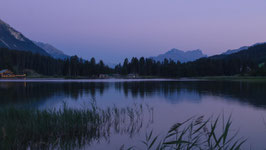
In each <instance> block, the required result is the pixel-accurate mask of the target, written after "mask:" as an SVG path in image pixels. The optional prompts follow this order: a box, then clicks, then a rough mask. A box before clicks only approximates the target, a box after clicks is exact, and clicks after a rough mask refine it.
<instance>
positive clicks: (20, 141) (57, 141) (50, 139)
mask: <svg viewBox="0 0 266 150" xmlns="http://www.w3.org/2000/svg"><path fill="white" fill-rule="evenodd" d="M142 111H143V110H142V105H134V106H132V107H126V108H117V107H115V106H114V107H112V108H108V109H105V110H104V109H100V108H98V107H97V106H96V105H92V107H91V108H89V109H81V110H75V109H69V108H67V107H66V106H64V108H63V109H60V110H36V109H34V110H28V109H18V108H5V109H1V110H0V120H1V122H0V129H1V130H0V149H1V150H2V149H3V150H5V149H6V150H12V149H27V148H30V149H73V148H81V147H82V146H85V145H89V144H91V142H93V141H96V142H97V141H100V140H101V139H105V140H107V139H108V137H109V136H110V132H111V130H113V131H114V132H117V133H126V134H129V135H133V134H135V133H137V132H138V131H139V130H140V128H141V127H142V124H143V123H142V119H143V117H142V115H143V113H142Z"/></svg>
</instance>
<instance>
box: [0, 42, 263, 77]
mask: <svg viewBox="0 0 266 150" xmlns="http://www.w3.org/2000/svg"><path fill="white" fill-rule="evenodd" d="M265 64H266V44H260V45H255V46H252V47H250V48H249V49H248V50H243V51H240V52H238V53H235V54H232V55H216V56H212V57H208V58H201V59H198V60H196V61H193V62H187V63H180V62H179V61H173V60H168V59H165V60H164V61H163V62H160V61H155V60H153V59H150V58H144V57H141V58H139V59H138V58H136V57H133V58H132V59H131V60H129V59H127V58H126V59H125V60H124V62H123V63H122V64H119V65H117V66H116V67H115V68H114V69H112V68H109V67H108V66H107V65H105V64H104V62H103V61H99V63H97V62H96V60H95V59H94V58H91V60H84V59H82V58H79V57H77V56H72V57H69V58H67V59H65V60H60V59H54V58H52V57H49V56H42V55H39V54H34V53H31V52H25V51H17V50H9V49H6V48H0V69H10V70H12V71H14V72H15V73H24V71H25V69H30V70H34V71H35V72H37V73H39V74H42V75H47V76H69V77H78V76H82V77H97V76H98V75H99V74H120V75H128V74H138V75H140V76H157V77H196V76H198V77H200V76H231V75H253V76H261V75H266V65H265Z"/></svg>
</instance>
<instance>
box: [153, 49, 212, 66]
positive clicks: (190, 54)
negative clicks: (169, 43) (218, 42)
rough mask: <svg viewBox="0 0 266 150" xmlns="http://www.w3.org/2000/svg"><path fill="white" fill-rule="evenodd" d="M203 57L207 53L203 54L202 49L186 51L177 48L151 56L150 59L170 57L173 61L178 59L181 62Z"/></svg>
mask: <svg viewBox="0 0 266 150" xmlns="http://www.w3.org/2000/svg"><path fill="white" fill-rule="evenodd" d="M203 57H207V55H205V54H203V53H202V51H201V50H199V49H198V50H192V51H187V52H184V51H182V50H178V49H172V50H170V51H168V52H166V53H164V54H161V55H158V56H156V57H152V59H153V60H156V61H160V62H162V61H164V59H171V60H174V61H180V62H181V63H184V62H189V61H195V60H197V59H199V58H203Z"/></svg>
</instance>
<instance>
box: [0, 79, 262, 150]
mask: <svg viewBox="0 0 266 150" xmlns="http://www.w3.org/2000/svg"><path fill="white" fill-rule="evenodd" d="M0 95H1V98H0V99H1V100H0V103H1V106H2V107H5V106H10V105H12V106H15V107H23V108H29V109H31V108H38V109H41V110H43V109H60V108H62V106H63V105H64V104H66V105H67V106H68V107H71V108H73V109H84V108H86V107H87V106H88V105H90V103H91V102H92V101H93V100H95V102H96V104H97V106H99V107H101V108H102V109H107V108H108V107H118V108H126V107H131V108H132V107H138V106H139V105H142V106H143V109H144V111H143V113H142V114H140V115H141V116H142V117H141V121H140V122H137V123H136V124H133V125H132V124H131V125H129V124H126V123H125V124H123V123H121V124H120V126H119V128H117V129H113V130H112V131H111V133H110V135H109V136H108V137H103V138H102V139H101V140H100V141H92V144H90V145H86V146H85V147H84V149H93V150H101V149H119V148H120V147H121V146H122V145H123V144H124V145H125V146H128V147H130V146H132V145H135V146H137V147H138V148H140V149H141V148H143V146H144V145H143V144H142V143H141V142H140V141H141V140H144V138H145V133H147V132H149V131H151V130H153V131H154V132H155V134H158V135H163V134H165V133H166V132H167V131H168V130H169V128H170V127H171V126H172V125H173V124H175V123H177V122H182V121H184V120H186V119H188V118H190V117H191V116H194V115H198V116H201V115H204V116H205V118H206V119H207V118H208V117H210V116H218V115H219V114H224V115H225V116H227V117H228V116H229V115H230V114H232V120H233V127H232V130H233V131H237V130H239V135H240V136H243V137H245V138H247V139H248V142H246V143H245V145H244V148H246V149H249V148H250V147H251V148H252V149H256V150H257V149H265V148H266V124H265V122H264V118H265V120H266V83H259V82H255V83H252V82H229V81H228V82H227V81H195V80H194V81H193V80H25V81H24V80H22V81H17V80H14V81H4V80H1V81H0ZM129 127H130V129H129Z"/></svg>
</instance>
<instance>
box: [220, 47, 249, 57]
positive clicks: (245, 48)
mask: <svg viewBox="0 0 266 150" xmlns="http://www.w3.org/2000/svg"><path fill="white" fill-rule="evenodd" d="M248 48H249V46H243V47H240V48H239V49H233V50H231V49H229V50H227V51H226V52H224V53H222V54H223V55H231V54H234V53H237V52H240V51H243V50H247V49H248Z"/></svg>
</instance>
